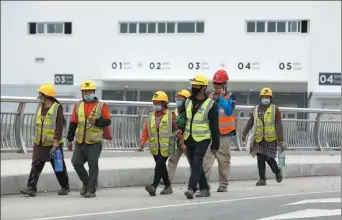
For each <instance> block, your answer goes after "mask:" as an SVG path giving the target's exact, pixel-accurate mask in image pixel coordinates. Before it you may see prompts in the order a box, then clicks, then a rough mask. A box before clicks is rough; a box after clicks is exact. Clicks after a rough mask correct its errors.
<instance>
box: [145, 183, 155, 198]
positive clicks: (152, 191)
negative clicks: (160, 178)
mask: <svg viewBox="0 0 342 220" xmlns="http://www.w3.org/2000/svg"><path fill="white" fill-rule="evenodd" d="M145 190H146V191H147V192H148V193H149V194H150V196H156V191H157V190H156V187H154V186H153V185H147V186H145Z"/></svg>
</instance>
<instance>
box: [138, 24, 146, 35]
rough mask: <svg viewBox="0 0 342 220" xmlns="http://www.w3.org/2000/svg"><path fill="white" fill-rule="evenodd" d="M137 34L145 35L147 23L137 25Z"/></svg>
mask: <svg viewBox="0 0 342 220" xmlns="http://www.w3.org/2000/svg"><path fill="white" fill-rule="evenodd" d="M139 33H147V23H139Z"/></svg>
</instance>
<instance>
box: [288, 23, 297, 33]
mask: <svg viewBox="0 0 342 220" xmlns="http://www.w3.org/2000/svg"><path fill="white" fill-rule="evenodd" d="M297 24H299V22H297V21H289V22H288V23H287V32H298V27H297Z"/></svg>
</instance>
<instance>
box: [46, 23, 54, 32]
mask: <svg viewBox="0 0 342 220" xmlns="http://www.w3.org/2000/svg"><path fill="white" fill-rule="evenodd" d="M47 33H48V34H53V33H55V24H47Z"/></svg>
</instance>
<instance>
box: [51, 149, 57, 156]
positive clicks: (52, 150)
mask: <svg viewBox="0 0 342 220" xmlns="http://www.w3.org/2000/svg"><path fill="white" fill-rule="evenodd" d="M56 150H57V147H53V148H51V150H50V158H51V159H54V158H55V154H56Z"/></svg>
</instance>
